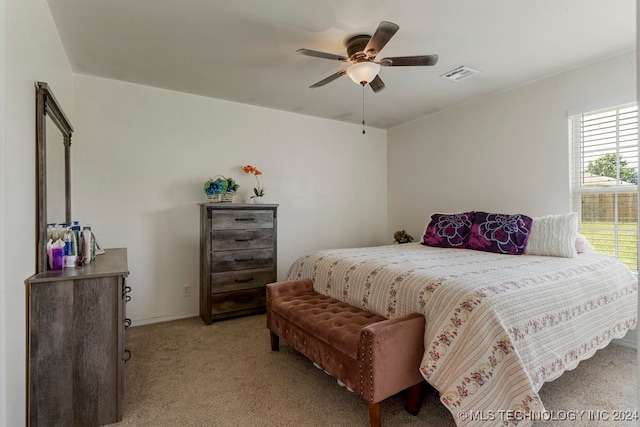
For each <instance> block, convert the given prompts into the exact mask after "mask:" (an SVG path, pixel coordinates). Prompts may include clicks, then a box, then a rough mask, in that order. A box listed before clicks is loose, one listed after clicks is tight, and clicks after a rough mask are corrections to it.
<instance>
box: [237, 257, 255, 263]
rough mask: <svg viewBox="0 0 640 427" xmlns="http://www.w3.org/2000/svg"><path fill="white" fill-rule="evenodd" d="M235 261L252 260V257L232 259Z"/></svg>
mask: <svg viewBox="0 0 640 427" xmlns="http://www.w3.org/2000/svg"><path fill="white" fill-rule="evenodd" d="M234 261H235V262H249V261H253V258H236V259H234Z"/></svg>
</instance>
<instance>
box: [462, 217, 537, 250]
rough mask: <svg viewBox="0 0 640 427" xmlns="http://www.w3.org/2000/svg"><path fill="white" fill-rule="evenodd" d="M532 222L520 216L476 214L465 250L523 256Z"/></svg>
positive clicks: (528, 218)
mask: <svg viewBox="0 0 640 427" xmlns="http://www.w3.org/2000/svg"><path fill="white" fill-rule="evenodd" d="M532 222H533V220H532V219H531V218H530V217H528V216H525V215H520V214H516V215H507V214H493V213H486V212H476V215H475V218H474V221H473V225H472V226H471V232H470V233H469V239H468V241H467V248H468V249H477V250H480V251H487V252H495V253H498V254H509V255H520V254H523V253H524V250H525V248H526V247H527V241H528V240H529V232H530V231H531V223H532Z"/></svg>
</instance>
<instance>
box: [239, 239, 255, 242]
mask: <svg viewBox="0 0 640 427" xmlns="http://www.w3.org/2000/svg"><path fill="white" fill-rule="evenodd" d="M251 240H252V239H235V241H236V242H250V241H251Z"/></svg>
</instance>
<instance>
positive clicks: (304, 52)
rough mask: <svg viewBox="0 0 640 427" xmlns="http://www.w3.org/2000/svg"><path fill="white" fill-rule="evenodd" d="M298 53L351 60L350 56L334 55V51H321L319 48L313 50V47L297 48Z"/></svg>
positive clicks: (336, 59) (337, 59)
mask: <svg viewBox="0 0 640 427" xmlns="http://www.w3.org/2000/svg"><path fill="white" fill-rule="evenodd" d="M296 53H297V54H300V55H306V56H313V57H316V58H322V59H333V60H335V61H348V60H349V58H347V57H346V56H341V55H334V54H333V53H326V52H319V51H317V50H311V49H298V50H296Z"/></svg>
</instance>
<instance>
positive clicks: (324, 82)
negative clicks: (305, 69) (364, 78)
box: [309, 70, 347, 89]
mask: <svg viewBox="0 0 640 427" xmlns="http://www.w3.org/2000/svg"><path fill="white" fill-rule="evenodd" d="M345 74H347V70H340V71H338V72H337V73H335V74H331V75H330V76H329V77H327V78H326V79H322V80H320V81H319V82H318V83H316V84H313V85H311V86H309V89H313V88H316V87H320V86H324V85H326V84H327V83H331V82H332V81H334V80H335V79H337V78H338V77H342V76H344V75H345Z"/></svg>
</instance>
